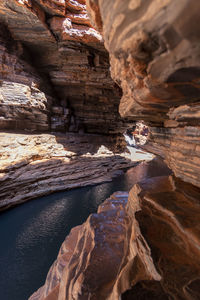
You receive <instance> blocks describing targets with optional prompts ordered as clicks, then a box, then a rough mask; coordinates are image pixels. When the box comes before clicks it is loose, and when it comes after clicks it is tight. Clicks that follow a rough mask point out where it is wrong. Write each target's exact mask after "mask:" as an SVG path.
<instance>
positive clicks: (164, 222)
mask: <svg viewBox="0 0 200 300" xmlns="http://www.w3.org/2000/svg"><path fill="white" fill-rule="evenodd" d="M135 198H137V199H139V203H140V208H141V210H140V211H138V212H137V214H136V219H137V221H138V223H139V225H140V229H141V232H142V234H143V236H144V238H145V239H146V241H147V242H148V245H149V247H150V249H151V253H152V258H153V261H154V264H155V266H156V269H157V271H158V273H159V274H161V276H162V279H161V281H160V282H159V283H156V284H155V282H145V281H142V282H140V283H138V284H137V285H135V286H134V287H133V288H132V290H131V291H129V292H127V293H126V294H124V296H123V297H122V299H123V300H130V299H138V297H139V299H166V300H167V299H188V300H189V299H193V300H198V299H199V295H200V285H199V282H200V281H199V280H200V227H199V215H200V206H199V199H200V189H199V188H196V187H194V186H193V185H191V184H187V183H183V182H182V181H181V180H177V179H176V178H175V177H166V176H162V177H157V178H151V179H148V180H146V181H143V182H140V183H139V184H137V185H135V186H134V188H133V189H132V190H131V192H130V194H129V205H133V204H134V201H135Z"/></svg>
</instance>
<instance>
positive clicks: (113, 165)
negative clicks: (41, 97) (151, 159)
mask: <svg viewBox="0 0 200 300" xmlns="http://www.w3.org/2000/svg"><path fill="white" fill-rule="evenodd" d="M115 144H116V141H114V140H113V138H109V137H107V138H105V137H104V136H98V135H78V134H76V135H73V134H68V135H57V136H54V135H50V134H40V135H33V134H29V135H25V134H11V133H0V209H1V210H2V209H6V208H8V207H10V206H12V205H16V204H19V203H21V202H24V201H27V200H29V199H31V198H36V197H39V196H42V195H46V194H50V193H52V192H56V191H61V190H66V189H71V188H75V187H80V186H86V185H91V184H97V183H101V182H106V181H110V180H111V179H112V177H114V176H116V175H117V174H119V170H123V169H126V168H128V167H131V166H134V165H135V164H137V162H136V161H135V162H134V161H132V160H131V157H130V155H129V154H128V153H123V154H117V153H116V154H115V153H114V152H112V151H110V150H109V148H110V149H111V150H112V149H113V145H115ZM113 150H114V151H116V149H113ZM145 158H146V157H145V155H143V156H142V157H141V159H143V160H145Z"/></svg>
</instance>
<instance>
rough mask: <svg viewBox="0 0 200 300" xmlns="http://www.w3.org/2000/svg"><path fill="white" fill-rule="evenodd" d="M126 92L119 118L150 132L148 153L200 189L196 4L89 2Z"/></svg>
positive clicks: (115, 75)
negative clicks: (141, 122)
mask: <svg viewBox="0 0 200 300" xmlns="http://www.w3.org/2000/svg"><path fill="white" fill-rule="evenodd" d="M87 4H88V11H89V14H90V16H91V18H92V20H93V23H94V24H95V25H96V27H97V28H98V29H99V30H100V31H101V32H102V34H103V37H104V41H105V46H106V48H107V50H108V51H109V54H110V63H111V74H112V78H113V79H114V80H115V81H116V82H117V83H118V84H119V85H120V86H121V87H122V90H123V96H122V98H121V102H120V114H121V116H123V117H127V116H129V117H130V118H132V119H133V120H136V119H143V120H144V121H146V123H148V124H149V125H150V126H151V127H152V128H151V139H150V141H149V144H148V145H147V146H146V147H145V148H146V149H148V150H149V151H152V152H154V153H157V154H160V155H162V156H163V157H165V160H166V162H167V163H168V165H169V167H170V168H171V169H172V170H173V171H174V173H175V174H176V176H178V177H180V178H182V179H183V180H185V181H188V182H191V183H192V184H194V185H197V186H200V183H199V176H200V168H199V163H200V151H199V144H200V135H199V132H200V118H199V117H200V115H199V102H200V83H199V78H200V52H199V40H200V35H199V26H198V20H199V9H200V3H199V2H198V1H195V0H184V1H171V0H166V1H159V0H149V1H136V0H133V1H128V0H127V1H120V0H116V1H114V0H111V1H106V0H99V1H94V0H88V1H87Z"/></svg>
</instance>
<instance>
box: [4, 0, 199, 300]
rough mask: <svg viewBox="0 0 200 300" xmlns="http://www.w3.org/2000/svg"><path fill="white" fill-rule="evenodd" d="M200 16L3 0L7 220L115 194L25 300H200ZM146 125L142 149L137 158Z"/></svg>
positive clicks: (131, 1) (167, 8) (109, 4)
mask: <svg viewBox="0 0 200 300" xmlns="http://www.w3.org/2000/svg"><path fill="white" fill-rule="evenodd" d="M199 10H200V3H199V2H198V1H196V0H181V1H180V0H179V1H178V0H163V1H160V0H124V1H122V0H46V1H45V0H9V1H6V0H0V210H1V211H2V212H1V216H4V213H6V212H8V209H9V208H12V207H15V206H16V205H19V204H21V203H23V202H26V201H28V200H30V199H34V198H38V197H41V196H44V195H48V194H52V193H54V192H58V191H66V190H69V189H73V188H80V187H84V186H91V185H97V184H101V185H100V186H99V191H101V192H102V195H104V194H105V195H106V196H105V199H102V197H101V200H98V201H97V200H96V199H94V203H96V204H95V205H94V206H95V208H94V210H90V209H89V210H88V211H89V213H90V215H89V213H88V214H87V213H85V214H84V218H81V219H80V220H81V223H80V222H79V221H78V222H77V224H80V225H78V226H75V225H76V224H75V225H74V223H73V224H72V225H71V227H73V228H72V229H71V228H70V229H71V231H70V232H66V235H65V236H66V238H65V240H64V242H63V243H62V245H60V246H61V247H60V250H59V253H58V254H54V257H56V256H57V255H58V256H57V259H56V260H55V261H54V263H53V264H52V266H51V268H50V269H49V272H48V274H47V275H46V276H47V277H46V279H45V278H43V286H41V287H40V286H38V287H37V289H38V290H37V291H35V292H34V293H33V291H32V293H33V294H32V295H31V292H30V294H29V296H28V297H29V299H30V300H89V299H90V300H104V299H105V300H119V299H122V300H130V299H131V300H132V299H139V300H146V299H148V300H154V299H156V300H158V299H160V300H161V299H162V300H165V299H166V300H167V299H169V300H171V299H174V300H184V299H187V300H199V299H200V225H199V220H200V46H199V45H200V43H199V42H200V33H199V28H198V19H199ZM137 122H140V124H144V125H145V126H146V127H145V128H146V132H148V134H146V133H145V135H146V137H147V143H142V144H141V145H137V143H135V142H134V143H133V145H132V146H130V145H129V147H128V149H129V151H128V150H127V147H126V146H127V144H126V140H125V138H124V137H126V135H124V134H125V133H127V132H130V133H131V135H130V136H131V138H132V140H133V141H136V140H137V134H138V127H137V126H138V125H137V124H138V123H137ZM142 126H143V125H142ZM147 128H148V129H147ZM134 138H135V140H134ZM146 151H148V153H149V154H148V153H147V152H146ZM150 153H151V154H150ZM125 170H128V172H127V173H125V175H122V176H125V178H126V180H125V181H126V182H124V179H123V178H124V177H118V176H119V175H121V174H124V172H125ZM113 178H118V179H117V180H115V179H113ZM105 182H111V183H113V185H116V186H114V188H113V187H112V189H111V188H108V186H107V185H106V189H107V191H111V190H112V191H111V194H107V192H105V193H104V188H105V186H102V184H103V183H105ZM127 182H128V183H127ZM101 186H102V190H101V188H100V187H101ZM97 187H98V185H97ZM87 189H90V187H87ZM75 191H77V190H75ZM85 191H86V190H85ZM91 191H92V188H91ZM113 192H114V193H113ZM77 193H78V192H77ZM81 193H84V190H80V196H78V197H80V199H82V198H83V199H84V201H86V202H87V201H88V200H86V198H85V195H83V194H82V195H81ZM112 193H113V194H112ZM56 195H57V194H55V195H54V196H55V201H54V204H55V203H56V201H57V203H59V201H60V200H58V199H57V200H56ZM93 195H94V196H93V197H96V196H95V195H96V194H95V193H94V194H93ZM54 196H53V197H54ZM106 198H107V199H106ZM38 199H39V198H38ZM41 199H42V198H41ZM41 199H40V200H38V203H39V202H41V201H42V200H41ZM66 199H67V198H66ZM104 200H105V201H104ZM66 201H67V200H66ZM66 201H64V202H62V205H61V206H60V207H63V209H64V208H65V205H66ZM73 201H75V200H73ZM73 201H72V202H73ZM95 201H96V202H95ZM102 201H104V202H102ZM31 202H32V201H30V202H29V203H31ZM63 203H65V204H63ZM77 203H78V202H77ZM88 203H91V202H90V201H88ZM33 205H34V206H35V207H36V206H37V199H35V200H34V201H33ZM77 205H78V204H77ZM81 205H82V204H81V200H80V210H81ZM55 207H56V209H58V207H59V206H55ZM20 208H21V206H18V207H17V209H20ZM38 209H39V208H38ZM76 209H77V210H79V207H78V206H77V208H76ZM13 210H14V209H13ZM96 210H97V212H96ZM10 211H12V210H10ZM51 214H53V210H51ZM88 215H89V216H88ZM8 216H10V217H9V218H12V214H8ZM82 217H83V216H82ZM48 218H49V220H51V215H49V216H48ZM2 220H3V218H2ZM2 222H4V221H2ZM6 222H7V221H5V222H4V223H2V224H7V223H6ZM9 222H10V221H9ZM41 222H43V221H41ZM66 222H67V220H66ZM9 224H10V223H9ZM41 224H42V223H41ZM74 226H75V227H74ZM38 228H39V227H38ZM42 228H43V227H42ZM44 228H45V226H44ZM47 229H48V228H47ZM38 230H39V229H38ZM44 230H45V229H44ZM51 230H52V229H51ZM55 230H57V229H55ZM4 231H5V235H6V228H5V229H4ZM50 232H51V231H50ZM0 234H1V233H0ZM48 239H51V238H50V236H49V235H48ZM29 250H30V249H29ZM9 251H10V249H9ZM37 251H38V253H39V250H37ZM5 252H6V248H5ZM11 252H12V251H11ZM13 252H14V249H13ZM41 253H42V252H41ZM41 255H44V256H45V253H43V254H41ZM46 255H47V256H48V253H46ZM54 259H55V258H54ZM30 263H31V257H30ZM22 265H23V264H22ZM11 269H12V268H10V267H9V268H8V270H9V272H12V271H11ZM21 272H22V270H21ZM41 272H42V270H41ZM32 275H33V277H34V276H35V275H34V274H32ZM4 276H6V274H5V275H4ZM8 278H10V277H9V276H8ZM22 278H23V277H22ZM30 283H31V282H30ZM20 285H22V288H23V279H22V282H21V283H20ZM41 285H42V284H41ZM10 286H11V285H10ZM4 293H5V291H3V290H2V291H1V294H2V295H3V294H4ZM12 295H13V294H12ZM2 300H25V299H22V298H21V297H20V298H19V296H17V295H16V296H14V298H13V296H8V297H7V298H5V299H3V298H2Z"/></svg>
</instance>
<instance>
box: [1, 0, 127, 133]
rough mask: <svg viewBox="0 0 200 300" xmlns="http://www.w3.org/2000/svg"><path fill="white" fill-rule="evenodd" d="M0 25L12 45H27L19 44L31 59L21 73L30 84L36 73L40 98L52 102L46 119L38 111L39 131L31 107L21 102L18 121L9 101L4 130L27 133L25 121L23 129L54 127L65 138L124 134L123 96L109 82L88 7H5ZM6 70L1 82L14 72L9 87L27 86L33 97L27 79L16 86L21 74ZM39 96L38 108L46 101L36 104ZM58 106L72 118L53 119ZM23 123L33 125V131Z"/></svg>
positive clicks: (55, 3) (61, 4) (78, 4)
mask: <svg viewBox="0 0 200 300" xmlns="http://www.w3.org/2000/svg"><path fill="white" fill-rule="evenodd" d="M0 22H2V23H3V24H4V25H5V26H7V27H8V29H9V31H10V33H11V36H12V38H11V41H12V42H13V43H14V41H13V39H14V40H17V41H20V43H22V44H23V46H22V44H20V43H19V42H18V43H19V44H20V45H21V46H20V47H21V51H22V52H23V51H24V50H23V47H24V46H25V48H26V53H27V54H26V56H24V61H23V64H25V63H26V67H24V66H20V68H23V69H25V70H26V76H27V77H30V79H31V78H32V74H30V71H29V70H30V69H31V68H32V69H35V70H37V72H36V73H37V77H38V78H37V82H38V81H39V82H45V84H44V85H43V87H41V89H40V88H39V90H40V91H41V93H40V92H38V93H39V95H42V97H43V99H44V100H43V102H45V99H48V100H47V102H48V108H47V109H46V110H45V112H44V114H43V112H41V111H40V110H37V114H38V120H39V119H40V120H42V122H41V123H42V124H41V125H39V124H38V120H35V119H37V118H35V115H36V111H35V109H34V110H33V111H32V113H30V114H29V113H28V107H29V106H28V107H26V108H25V107H24V106H23V107H22V102H21V103H19V107H18V108H19V110H20V107H21V110H20V111H21V115H20V114H16V115H15V113H14V110H15V111H16V110H17V109H16V105H15V104H14V103H13V104H12V101H9V103H10V106H9V115H8V116H6V115H5V113H4V111H3V113H2V117H3V118H4V119H3V120H2V121H1V124H2V128H10V129H11V128H20V129H23V122H22V120H24V125H25V126H24V127H25V128H27V129H29V130H44V129H47V128H49V127H50V126H51V128H52V130H54V131H62V132H66V131H73V132H79V131H81V132H83V131H86V132H90V133H105V134H116V133H118V132H119V131H120V132H123V131H124V130H125V128H126V120H125V121H124V120H122V118H120V116H119V113H118V105H119V99H120V90H119V89H118V88H117V86H116V85H115V83H114V82H113V81H112V79H111V77H110V73H109V61H108V54H107V53H106V50H105V48H104V46H103V43H102V41H101V39H102V38H101V36H100V34H99V33H98V32H97V31H96V30H95V29H94V28H92V27H91V25H90V23H89V20H88V18H87V17H86V6H85V1H83V0H81V1H72V0H70V1H53V0H52V1H50V0H48V1H43V0H37V1H25V0H24V1H22V0H20V1H17V0H10V1H9V2H8V1H1V3H0ZM9 31H8V30H7V32H8V33H9ZM4 39H5V41H2V43H0V45H2V46H3V43H7V38H6V37H4ZM8 50H9V49H7V50H6V51H8ZM15 51H16V50H15ZM15 51H13V54H14V56H16V57H18V56H20V55H21V54H19V55H18V56H17V53H15ZM1 57H2V58H1ZM0 59H2V60H3V59H4V55H3V52H0ZM18 59H19V58H18ZM18 65H19V64H18ZM7 67H8V64H7V63H4V64H3V74H2V76H1V74H0V80H6V78H5V76H4V74H5V73H6V72H7V73H6V74H8V73H9V74H10V73H11V72H12V74H13V76H12V80H11V82H12V84H13V85H15V83H16V89H15V90H16V91H17V89H18V88H17V84H18V83H20V84H22V87H23V85H26V88H27V91H28V90H29V91H30V93H31V91H32V88H31V82H30V81H29V84H27V78H26V76H23V77H22V76H21V77H20V81H18V78H19V73H20V71H19V68H17V69H14V68H12V69H11V68H8V69H6V68H7ZM10 77H11V76H10ZM41 77H42V78H41ZM44 86H45V89H44ZM46 90H48V92H47V91H46ZM77 91H78V93H77ZM38 93H37V94H38ZM42 93H44V94H42ZM4 94H5V92H4ZM37 94H36V93H35V92H34V93H33V97H35V99H34V101H35V103H36V105H37V102H38V107H40V103H41V102H42V100H38V98H39V97H38V95H37ZM49 95H50V96H51V99H50V97H49ZM16 96H17V92H16ZM11 97H12V96H11V95H9V98H11ZM20 97H21V94H20ZM33 97H32V98H31V99H33ZM16 98H17V97H16ZM23 98H27V96H23ZM52 98H53V99H52ZM29 99H30V97H29ZM49 99H50V100H49ZM29 102H30V101H29ZM15 103H16V101H15ZM28 105H29V104H28ZM45 106H47V105H46V104H45ZM54 106H56V107H61V108H62V107H63V108H66V109H68V113H67V114H66V113H65V111H64V110H63V115H57V114H53V115H52V114H51V117H49V115H50V111H51V108H52V107H54ZM52 110H53V109H52ZM44 115H46V120H44V119H45V117H44ZM47 115H48V118H47ZM31 116H33V117H31ZM25 119H28V120H30V119H31V121H32V125H31V124H30V122H29V121H26V120H25ZM18 123H20V124H21V125H20V126H19V125H18Z"/></svg>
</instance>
